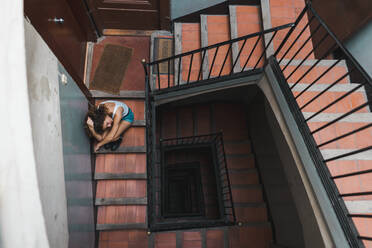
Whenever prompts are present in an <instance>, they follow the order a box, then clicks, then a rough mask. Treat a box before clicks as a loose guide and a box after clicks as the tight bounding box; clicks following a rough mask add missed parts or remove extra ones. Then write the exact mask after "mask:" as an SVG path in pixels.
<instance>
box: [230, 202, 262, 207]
mask: <svg viewBox="0 0 372 248" xmlns="http://www.w3.org/2000/svg"><path fill="white" fill-rule="evenodd" d="M258 207H264V208H266V203H265V202H234V208H258Z"/></svg>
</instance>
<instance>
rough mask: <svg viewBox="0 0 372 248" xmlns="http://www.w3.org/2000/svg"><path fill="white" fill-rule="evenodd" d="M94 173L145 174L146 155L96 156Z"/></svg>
mask: <svg viewBox="0 0 372 248" xmlns="http://www.w3.org/2000/svg"><path fill="white" fill-rule="evenodd" d="M95 173H96V175H100V174H101V173H102V174H106V173H107V174H118V175H120V174H146V154H145V153H132V154H97V155H96V166H95ZM102 176H105V175H102Z"/></svg>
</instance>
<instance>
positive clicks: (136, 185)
mask: <svg viewBox="0 0 372 248" xmlns="http://www.w3.org/2000/svg"><path fill="white" fill-rule="evenodd" d="M146 187H147V184H146V181H143V180H104V181H102V180H101V181H98V182H97V190H96V198H135V197H146Z"/></svg>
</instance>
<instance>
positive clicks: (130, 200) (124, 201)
mask: <svg viewBox="0 0 372 248" xmlns="http://www.w3.org/2000/svg"><path fill="white" fill-rule="evenodd" d="M95 205H96V206H111V205H122V206H128V205H147V197H121V198H96V200H95Z"/></svg>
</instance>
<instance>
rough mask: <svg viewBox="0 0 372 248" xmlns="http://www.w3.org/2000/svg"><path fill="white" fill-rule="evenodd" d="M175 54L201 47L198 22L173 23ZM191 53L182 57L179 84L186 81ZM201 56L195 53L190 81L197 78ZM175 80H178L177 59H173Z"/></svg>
mask: <svg viewBox="0 0 372 248" xmlns="http://www.w3.org/2000/svg"><path fill="white" fill-rule="evenodd" d="M174 27H175V54H181V53H185V52H188V51H192V50H195V49H199V48H200V47H201V43H200V24H199V23H175V26H174ZM190 61H191V55H190V56H187V57H183V58H182V62H181V72H182V74H181V76H180V81H181V82H180V84H183V83H185V82H187V80H188V72H189V67H190ZM200 62H201V56H200V54H195V55H194V57H193V65H192V67H191V72H190V78H189V80H190V82H192V81H195V80H197V78H198V73H199V70H200ZM175 75H177V76H176V79H175V80H176V82H178V61H175Z"/></svg>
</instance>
